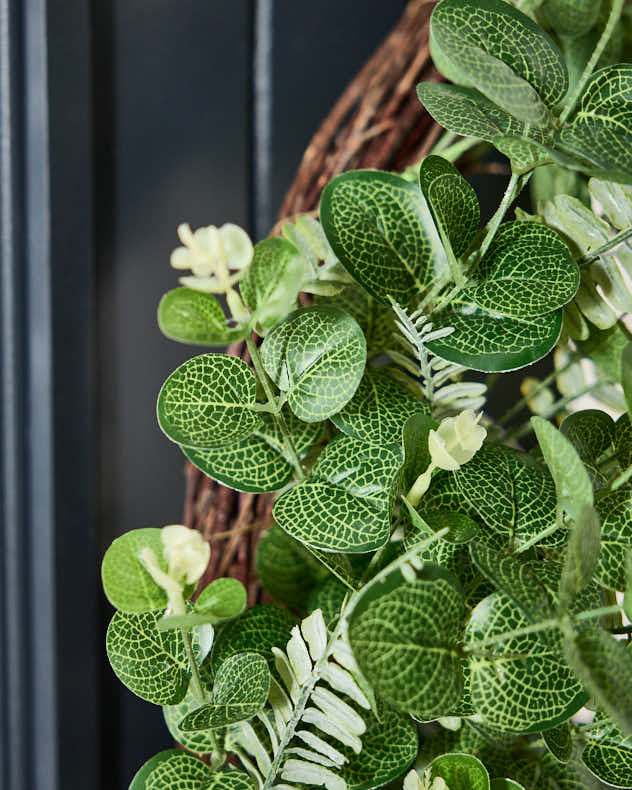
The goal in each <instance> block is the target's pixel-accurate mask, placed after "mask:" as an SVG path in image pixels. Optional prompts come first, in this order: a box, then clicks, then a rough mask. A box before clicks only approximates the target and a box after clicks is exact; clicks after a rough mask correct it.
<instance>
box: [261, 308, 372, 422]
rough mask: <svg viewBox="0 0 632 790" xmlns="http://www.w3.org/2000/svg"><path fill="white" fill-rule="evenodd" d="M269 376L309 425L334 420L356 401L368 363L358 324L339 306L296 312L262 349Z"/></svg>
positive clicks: (280, 325)
mask: <svg viewBox="0 0 632 790" xmlns="http://www.w3.org/2000/svg"><path fill="white" fill-rule="evenodd" d="M261 360H262V362H263V365H264V367H265V369H266V371H267V372H268V375H269V376H270V378H271V379H272V380H273V381H274V382H275V383H276V384H277V386H278V387H279V389H280V390H281V392H282V393H283V394H284V395H285V396H286V397H287V402H288V405H289V407H290V408H291V409H292V411H293V412H294V414H295V415H296V416H297V417H298V418H299V419H300V420H303V421H304V422H319V421H321V420H324V419H326V418H327V417H331V415H332V414H335V413H336V412H337V411H340V409H342V407H343V406H344V405H345V404H346V403H348V402H349V401H350V400H351V398H352V397H353V395H354V393H355V391H356V389H357V388H358V385H359V383H360V379H361V378H362V374H363V372H364V365H365V361H366V340H365V338H364V335H363V333H362V330H361V329H360V327H359V326H358V324H357V322H356V321H355V320H354V319H353V318H352V317H351V316H350V315H348V314H347V313H345V312H343V311H342V310H339V309H338V308H335V307H306V308H304V309H302V310H297V311H296V312H294V313H291V314H290V315H289V316H288V317H287V318H286V319H285V320H284V321H282V322H281V323H280V324H277V326H276V327H275V328H274V329H273V330H272V332H270V334H269V335H268V336H267V337H266V338H265V340H264V341H263V343H262V345H261Z"/></svg>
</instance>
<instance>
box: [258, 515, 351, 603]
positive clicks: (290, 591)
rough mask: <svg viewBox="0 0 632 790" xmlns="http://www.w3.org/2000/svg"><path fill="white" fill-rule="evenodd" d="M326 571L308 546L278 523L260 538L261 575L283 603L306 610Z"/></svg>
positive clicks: (259, 565) (259, 562) (275, 596)
mask: <svg viewBox="0 0 632 790" xmlns="http://www.w3.org/2000/svg"><path fill="white" fill-rule="evenodd" d="M325 574H326V571H325V569H324V568H323V567H322V565H320V563H319V562H318V561H317V560H316V559H314V558H313V557H312V556H311V555H310V554H309V552H308V551H307V550H306V549H305V547H304V546H302V545H301V544H300V543H299V542H298V541H296V540H294V538H291V537H290V536H289V535H288V534H287V533H286V532H284V531H283V530H282V529H281V528H280V527H278V526H277V525H276V524H273V525H272V527H270V529H268V530H266V532H265V533H264V534H263V536H262V538H261V540H260V541H259V545H258V546H257V576H258V577H259V579H260V580H261V584H262V585H263V586H264V588H265V589H266V590H267V591H268V592H269V593H270V595H271V596H272V597H273V598H274V599H275V600H276V601H278V602H279V603H284V604H288V605H290V606H293V607H295V608H297V609H304V608H305V606H306V605H307V600H308V598H309V596H310V594H311V592H312V589H313V587H314V585H315V584H316V583H317V582H318V581H319V579H322V577H323V575H325ZM345 589H346V588H345ZM315 608H318V607H315Z"/></svg>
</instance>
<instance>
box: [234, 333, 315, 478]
mask: <svg viewBox="0 0 632 790" xmlns="http://www.w3.org/2000/svg"><path fill="white" fill-rule="evenodd" d="M246 346H247V348H248V353H249V354H250V359H252V364H253V365H254V367H255V370H256V371H257V376H258V377H259V381H260V382H261V384H262V385H263V389H264V392H265V394H266V398H267V399H268V403H269V404H270V406H271V407H272V415H273V417H274V419H275V421H276V424H277V425H278V427H279V430H280V431H281V434H282V436H283V442H284V444H285V451H286V453H287V455H288V459H289V461H290V462H291V464H292V466H293V467H294V471H295V473H296V479H297V480H298V481H299V482H300V481H302V480H305V472H304V471H303V466H302V464H301V461H300V459H299V457H298V453H297V452H296V448H295V447H294V442H293V441H292V437H291V436H290V431H289V429H288V427H287V423H286V422H285V417H284V416H283V412H282V411H281V408H280V407H279V402H278V400H277V398H276V397H275V395H274V392H273V391H272V386H271V384H270V379H269V378H268V374H267V373H266V371H265V368H264V367H263V363H262V362H261V357H260V355H259V349H258V348H257V346H256V344H255V342H254V340H253V339H252V336H251V335H248V336H247V337H246Z"/></svg>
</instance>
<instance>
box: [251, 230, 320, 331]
mask: <svg viewBox="0 0 632 790" xmlns="http://www.w3.org/2000/svg"><path fill="white" fill-rule="evenodd" d="M313 275H314V272H313V270H312V267H311V266H310V265H309V262H308V261H307V260H305V258H304V256H303V255H301V253H300V251H299V250H298V249H297V248H296V247H295V246H294V244H292V243H291V242H289V241H288V240H287V239H281V238H278V237H271V238H269V239H264V240H263V241H260V242H259V243H258V244H256V245H255V251H254V255H253V258H252V263H251V264H250V266H249V267H248V269H247V270H246V273H245V274H244V276H243V277H242V279H241V280H240V281H239V290H240V292H241V295H242V297H243V299H244V302H245V303H246V305H247V306H248V307H249V308H250V309H251V310H252V312H253V314H254V318H255V320H256V322H257V324H258V325H259V326H260V327H262V328H263V329H264V330H266V329H270V328H271V327H272V326H274V324H276V323H277V322H278V321H279V320H281V319H282V318H284V317H285V316H286V315H287V314H288V313H289V312H290V311H291V310H293V309H294V308H295V307H296V302H297V300H298V294H299V291H300V290H301V286H302V285H303V283H304V282H306V281H307V280H308V279H309V278H310V277H311V276H313Z"/></svg>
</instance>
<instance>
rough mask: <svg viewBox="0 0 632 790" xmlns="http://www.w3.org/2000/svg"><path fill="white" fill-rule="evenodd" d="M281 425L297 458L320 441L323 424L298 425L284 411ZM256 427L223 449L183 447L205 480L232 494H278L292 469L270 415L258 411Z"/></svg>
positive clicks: (274, 422)
mask: <svg viewBox="0 0 632 790" xmlns="http://www.w3.org/2000/svg"><path fill="white" fill-rule="evenodd" d="M284 416H285V422H286V425H287V428H288V431H289V434H290V438H291V439H292V443H293V444H294V448H295V449H296V451H297V453H298V454H299V456H301V457H302V456H303V455H305V453H306V452H307V451H308V450H309V449H310V448H311V447H312V446H313V445H314V444H315V443H316V442H317V441H318V440H319V439H320V437H321V436H322V433H323V428H324V424H323V423H317V422H311V423H308V422H302V421H301V420H299V419H298V418H297V417H295V416H294V415H293V414H292V412H291V411H290V410H289V409H284ZM260 417H261V422H260V424H259V427H258V428H257V429H256V430H255V431H254V432H253V433H251V434H250V436H247V437H246V438H244V439H239V440H238V441H237V442H234V443H233V444H229V445H226V446H224V447H213V448H210V449H205V450H200V449H193V448H187V447H183V448H182V450H183V452H184V454H185V455H186V457H187V458H188V459H189V461H191V463H192V464H193V465H194V466H196V467H197V468H198V469H200V470H201V471H202V472H204V474H205V475H208V477H212V478H213V479H214V480H218V481H219V482H220V483H223V484H224V485H227V486H230V488H233V489H235V490H236V491H247V492H250V493H255V494H259V493H266V492H269V491H278V490H280V489H281V488H283V487H284V486H285V485H287V483H289V481H290V480H291V479H292V475H293V473H294V467H293V466H292V463H291V461H290V460H289V459H288V458H287V450H286V447H285V443H284V438H283V434H282V432H281V430H280V428H279V425H278V423H277V421H276V420H275V419H274V417H273V416H272V414H268V413H266V412H262V413H261V415H260Z"/></svg>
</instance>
